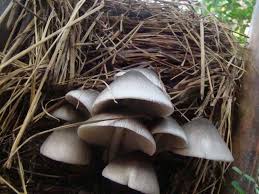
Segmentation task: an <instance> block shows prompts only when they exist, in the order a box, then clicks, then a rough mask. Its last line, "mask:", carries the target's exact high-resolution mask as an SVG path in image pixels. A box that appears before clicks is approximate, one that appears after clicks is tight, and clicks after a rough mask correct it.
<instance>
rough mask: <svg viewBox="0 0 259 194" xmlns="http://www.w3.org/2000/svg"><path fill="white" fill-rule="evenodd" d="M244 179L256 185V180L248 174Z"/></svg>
mask: <svg viewBox="0 0 259 194" xmlns="http://www.w3.org/2000/svg"><path fill="white" fill-rule="evenodd" d="M244 178H245V179H246V180H248V181H249V182H251V183H256V182H255V180H254V178H253V177H251V176H249V175H248V174H244Z"/></svg>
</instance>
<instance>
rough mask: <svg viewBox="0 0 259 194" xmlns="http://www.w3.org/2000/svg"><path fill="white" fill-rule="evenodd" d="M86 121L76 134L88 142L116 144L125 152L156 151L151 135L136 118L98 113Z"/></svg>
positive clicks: (106, 144) (151, 152)
mask: <svg viewBox="0 0 259 194" xmlns="http://www.w3.org/2000/svg"><path fill="white" fill-rule="evenodd" d="M88 122H89V123H88V124H84V125H81V126H80V127H79V128H78V136H79V137H80V138H81V139H83V140H84V141H86V142H87V143H89V144H95V145H101V146H107V147H108V146H110V145H112V144H117V145H115V146H119V148H120V149H123V150H124V151H125V152H129V151H134V150H141V151H143V152H144V153H146V154H148V155H153V154H154V153H155V151H156V143H155V140H154V138H153V136H152V135H151V133H150V132H149V131H148V130H147V129H146V127H145V126H144V125H143V124H141V123H140V122H139V121H138V120H135V119H133V118H127V116H125V115H119V114H100V115H96V116H94V117H92V118H90V119H89V120H88ZM90 122H91V123H90ZM118 134H120V135H118ZM116 135H117V136H116Z"/></svg>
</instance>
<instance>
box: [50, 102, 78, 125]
mask: <svg viewBox="0 0 259 194" xmlns="http://www.w3.org/2000/svg"><path fill="white" fill-rule="evenodd" d="M50 114H51V115H52V116H54V117H56V118H58V119H61V120H64V121H67V122H75V121H80V120H82V115H81V114H80V112H78V111H77V110H75V108H74V107H73V106H72V105H70V104H64V105H62V106H60V107H59V108H57V109H55V110H53V111H52V112H50Z"/></svg>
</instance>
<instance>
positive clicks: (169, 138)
mask: <svg viewBox="0 0 259 194" xmlns="http://www.w3.org/2000/svg"><path fill="white" fill-rule="evenodd" d="M151 133H152V134H153V136H154V138H155V140H156V145H157V149H158V152H161V151H170V150H171V148H184V147H187V146H188V145H187V144H188V139H187V137H186V134H185V132H184V130H183V128H182V127H181V126H180V125H179V124H178V123H177V122H176V120H175V119H173V118H171V117H166V118H161V119H160V120H158V121H157V122H156V124H155V125H154V126H153V127H152V129H151Z"/></svg>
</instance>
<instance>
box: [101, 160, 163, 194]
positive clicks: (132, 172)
mask: <svg viewBox="0 0 259 194" xmlns="http://www.w3.org/2000/svg"><path fill="white" fill-rule="evenodd" d="M102 175H103V176H104V177H105V178H107V179H110V180H112V181H114V182H116V183H119V184H121V185H126V186H128V187H129V188H131V189H134V190H136V191H140V192H142V193H146V194H159V193H160V191H159V190H160V189H159V184H158V180H157V176H156V173H155V170H154V168H153V166H152V164H151V163H150V162H149V161H148V160H147V159H145V158H142V157H137V156H132V155H131V156H127V157H123V158H120V159H116V160H113V161H111V162H110V163H109V164H108V165H107V166H106V167H105V168H104V169H103V172H102Z"/></svg>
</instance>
